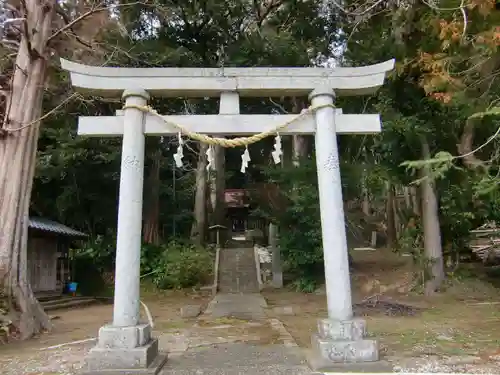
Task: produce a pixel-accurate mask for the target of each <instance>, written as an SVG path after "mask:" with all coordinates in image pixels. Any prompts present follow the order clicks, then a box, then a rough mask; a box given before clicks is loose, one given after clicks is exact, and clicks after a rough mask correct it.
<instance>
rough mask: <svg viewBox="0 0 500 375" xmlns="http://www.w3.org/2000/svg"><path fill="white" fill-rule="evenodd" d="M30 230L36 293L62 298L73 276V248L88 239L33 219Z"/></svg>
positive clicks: (30, 269) (30, 261)
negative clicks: (74, 243)
mask: <svg viewBox="0 0 500 375" xmlns="http://www.w3.org/2000/svg"><path fill="white" fill-rule="evenodd" d="M28 227H29V230H28V254H27V255H28V277H29V281H30V283H31V288H32V289H33V292H34V293H35V295H37V296H45V295H48V296H51V295H59V294H62V293H63V291H64V287H65V285H66V282H67V281H69V279H70V275H71V273H70V272H71V264H70V258H69V249H70V246H71V244H72V242H74V241H75V240H79V239H80V240H81V239H83V238H85V237H87V235H86V234H84V233H82V232H79V231H77V230H74V229H71V228H69V227H67V226H66V225H63V224H60V223H57V222H55V221H52V220H48V219H44V218H40V217H30V219H29V226H28Z"/></svg>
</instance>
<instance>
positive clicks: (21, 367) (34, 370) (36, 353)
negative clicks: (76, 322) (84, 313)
mask: <svg viewBox="0 0 500 375" xmlns="http://www.w3.org/2000/svg"><path fill="white" fill-rule="evenodd" d="M92 345H93V343H90V344H81V345H73V346H67V347H63V348H59V349H50V350H30V351H29V352H28V351H23V353H21V354H20V355H9V356H2V357H1V358H0V368H1V369H2V371H1V374H2V375H53V374H54V375H55V374H60V375H74V374H76V373H77V372H78V371H79V370H80V369H81V368H82V367H83V361H84V358H85V354H86V353H87V351H88V350H89V349H90V348H91V347H92Z"/></svg>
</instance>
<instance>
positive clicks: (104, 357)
mask: <svg viewBox="0 0 500 375" xmlns="http://www.w3.org/2000/svg"><path fill="white" fill-rule="evenodd" d="M123 98H124V99H125V104H126V105H137V106H144V105H146V104H147V100H148V99H149V95H148V93H147V92H146V91H144V90H126V91H125V92H124V94H123ZM145 117H146V114H145V113H144V112H142V111H140V110H138V109H134V108H128V109H125V110H124V112H123V121H124V130H123V144H122V159H121V170H120V193H119V200H118V233H117V243H116V270H115V297H114V307H113V323H112V324H111V325H106V326H103V327H101V329H100V330H99V338H98V342H97V345H96V347H94V348H92V349H91V350H90V352H89V355H88V357H87V361H86V365H87V368H86V369H85V371H87V372H86V374H101V373H103V374H104V373H105V374H114V373H117V374H118V373H120V374H129V373H130V374H132V373H137V371H138V370H147V371H148V372H147V373H148V374H149V373H151V374H156V373H157V372H158V371H159V369H160V368H161V367H162V366H163V364H164V363H165V360H166V357H165V356H159V355H158V340H155V339H152V338H151V326H150V325H149V324H140V323H139V306H140V301H139V288H140V256H141V229H142V198H143V182H144V146H145V139H144V123H145Z"/></svg>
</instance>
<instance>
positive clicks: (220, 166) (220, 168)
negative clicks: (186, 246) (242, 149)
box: [210, 146, 226, 225]
mask: <svg viewBox="0 0 500 375" xmlns="http://www.w3.org/2000/svg"><path fill="white" fill-rule="evenodd" d="M225 151H226V150H225V149H224V147H222V146H214V167H215V171H211V172H210V205H211V212H212V217H211V224H212V225H225V217H226V209H225V204H224V189H225V187H226V181H225V167H226V163H225V156H226V153H225Z"/></svg>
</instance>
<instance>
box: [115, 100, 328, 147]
mask: <svg viewBox="0 0 500 375" xmlns="http://www.w3.org/2000/svg"><path fill="white" fill-rule="evenodd" d="M129 108H134V109H138V110H139V111H142V112H146V113H150V114H152V115H154V116H156V117H158V118H160V119H162V120H163V121H164V122H165V123H166V124H169V125H172V126H174V127H175V128H177V129H179V131H180V133H182V134H183V135H185V136H186V137H189V138H191V139H194V140H195V141H199V142H202V143H206V144H208V145H211V146H222V147H226V148H234V147H243V146H248V145H251V144H253V143H257V142H259V141H261V140H263V139H264V138H267V137H269V136H271V135H273V134H277V133H279V132H280V130H283V129H285V128H286V127H288V126H290V125H291V124H292V123H294V122H295V121H297V120H299V119H300V118H302V117H304V116H306V115H307V114H309V113H312V112H314V111H316V110H318V109H321V108H335V106H334V105H333V104H323V105H318V106H314V107H313V106H310V107H308V108H307V109H306V110H305V111H303V112H302V113H300V114H299V115H297V116H296V117H295V118H293V119H292V120H290V121H287V122H285V123H283V124H281V125H278V126H276V127H275V128H274V129H270V130H266V131H264V132H262V133H258V134H254V135H252V136H250V137H239V138H233V139H227V138H218V137H210V136H208V135H205V134H201V133H197V132H192V131H190V130H188V129H186V128H185V127H184V126H182V125H180V124H176V123H174V122H172V121H170V120H167V119H165V118H164V117H163V116H162V115H160V114H159V113H158V112H157V111H156V110H155V109H153V108H152V107H150V106H140V105H136V104H127V105H125V106H123V109H129Z"/></svg>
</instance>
